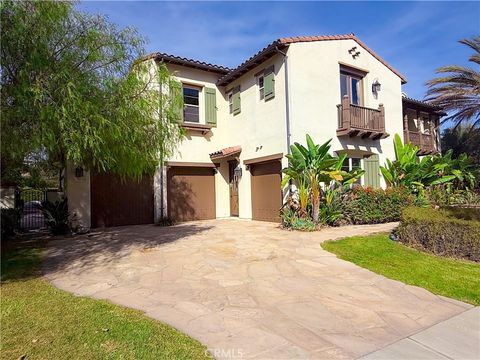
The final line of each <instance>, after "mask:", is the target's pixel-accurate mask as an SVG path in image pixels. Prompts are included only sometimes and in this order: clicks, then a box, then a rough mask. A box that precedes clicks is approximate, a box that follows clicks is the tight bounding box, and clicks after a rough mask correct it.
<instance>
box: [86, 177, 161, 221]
mask: <svg viewBox="0 0 480 360" xmlns="http://www.w3.org/2000/svg"><path fill="white" fill-rule="evenodd" d="M90 194H91V219H92V227H94V228H95V227H110V226H122V225H139V224H151V223H153V207H154V203H153V178H152V177H151V176H144V177H143V178H142V179H141V180H138V181H137V180H133V179H125V180H123V181H122V180H121V179H120V178H119V177H118V176H116V175H113V174H96V175H93V176H92V179H91V183H90Z"/></svg>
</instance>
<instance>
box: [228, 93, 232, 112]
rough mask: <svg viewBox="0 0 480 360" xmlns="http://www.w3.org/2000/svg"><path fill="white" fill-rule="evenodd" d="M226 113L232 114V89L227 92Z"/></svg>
mask: <svg viewBox="0 0 480 360" xmlns="http://www.w3.org/2000/svg"><path fill="white" fill-rule="evenodd" d="M228 113H229V114H233V91H230V92H229V93H228Z"/></svg>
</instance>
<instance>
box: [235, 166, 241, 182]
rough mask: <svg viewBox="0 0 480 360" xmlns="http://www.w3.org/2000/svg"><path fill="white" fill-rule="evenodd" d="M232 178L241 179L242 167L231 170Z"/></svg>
mask: <svg viewBox="0 0 480 360" xmlns="http://www.w3.org/2000/svg"><path fill="white" fill-rule="evenodd" d="M233 176H234V178H235V179H237V180H238V179H240V178H241V177H242V167H241V166H237V167H236V168H235V170H233Z"/></svg>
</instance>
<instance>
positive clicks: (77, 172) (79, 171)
mask: <svg viewBox="0 0 480 360" xmlns="http://www.w3.org/2000/svg"><path fill="white" fill-rule="evenodd" d="M75 177H77V178H81V177H83V167H81V166H79V167H77V168H75Z"/></svg>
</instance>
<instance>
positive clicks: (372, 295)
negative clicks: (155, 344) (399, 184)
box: [45, 219, 471, 359]
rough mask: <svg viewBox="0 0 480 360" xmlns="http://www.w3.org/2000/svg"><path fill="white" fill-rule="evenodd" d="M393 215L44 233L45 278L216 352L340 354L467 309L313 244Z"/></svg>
mask: <svg viewBox="0 0 480 360" xmlns="http://www.w3.org/2000/svg"><path fill="white" fill-rule="evenodd" d="M395 225H396V224H379V225H367V226H346V227H341V228H328V229H324V230H322V231H320V232H315V233H300V232H291V231H285V230H282V229H280V228H278V225H277V224H272V223H264V222H255V221H242V220H230V219H228V220H212V221H200V222H192V223H185V224H180V225H177V226H174V227H157V226H153V225H145V226H128V227H121V228H111V229H108V230H105V231H99V232H92V233H91V234H89V235H82V236H78V237H75V238H69V239H60V240H53V241H51V242H50V244H49V249H48V251H47V261H46V265H45V275H46V276H47V277H48V279H50V281H51V282H52V283H53V284H54V285H55V286H57V287H59V288H61V289H64V290H67V291H71V292H73V293H75V294H78V295H82V296H92V297H95V298H101V299H109V300H110V301H112V302H114V303H118V304H121V305H125V306H129V307H132V308H136V309H139V310H143V311H145V313H146V314H147V315H148V316H150V317H152V318H155V319H158V320H160V321H163V322H165V323H168V324H170V325H172V326H174V327H176V328H177V329H179V330H181V331H183V332H185V333H187V334H189V335H190V336H192V337H194V338H196V339H198V340H199V341H201V342H202V343H204V344H205V345H206V346H207V347H208V348H209V349H210V351H211V353H212V354H214V355H215V357H216V358H229V359H232V358H237V359H238V358H255V359H306V358H312V359H350V358H358V357H360V356H363V355H365V354H369V353H372V352H373V351H375V350H378V349H380V348H383V347H385V346H386V345H388V344H391V343H394V342H395V341H398V340H400V339H402V338H405V337H407V336H410V335H412V334H414V333H417V332H418V331H420V330H422V329H425V328H427V327H430V326H431V325H434V324H436V323H438V322H440V321H443V320H445V319H448V318H450V317H452V316H454V315H456V314H459V313H462V312H464V311H465V310H467V309H470V308H471V306H470V305H467V304H465V303H462V302H459V301H455V300H451V299H447V298H444V297H442V296H436V295H433V294H431V293H430V292H428V291H426V290H424V289H421V288H418V287H414V286H409V285H405V284H403V283H401V282H398V281H393V280H389V279H387V278H385V277H383V276H381V275H377V274H375V273H373V272H370V271H369V270H366V269H362V268H360V267H358V266H356V265H354V264H352V263H349V262H346V261H343V260H340V259H337V258H336V257H335V255H333V254H331V253H329V252H327V251H325V250H323V249H322V248H321V247H320V245H319V244H320V243H321V242H322V241H325V240H328V239H336V238H342V237H345V236H353V235H367V234H371V233H375V232H384V231H390V230H391V229H393V228H394V227H395Z"/></svg>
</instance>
